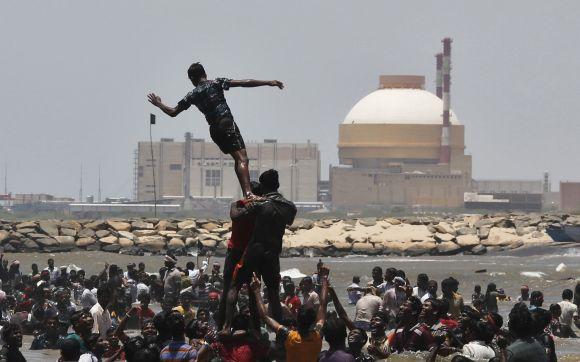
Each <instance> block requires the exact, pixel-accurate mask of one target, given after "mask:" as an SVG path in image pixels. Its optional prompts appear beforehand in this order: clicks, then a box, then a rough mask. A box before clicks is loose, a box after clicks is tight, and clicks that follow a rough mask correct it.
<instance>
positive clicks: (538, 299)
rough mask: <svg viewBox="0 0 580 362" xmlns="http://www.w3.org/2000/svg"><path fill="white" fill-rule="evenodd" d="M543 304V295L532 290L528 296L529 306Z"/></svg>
mask: <svg viewBox="0 0 580 362" xmlns="http://www.w3.org/2000/svg"><path fill="white" fill-rule="evenodd" d="M543 302H544V294H543V293H542V292H540V291H539V290H534V291H533V292H532V294H530V304H531V305H535V306H538V307H539V306H541V305H542V303H543Z"/></svg>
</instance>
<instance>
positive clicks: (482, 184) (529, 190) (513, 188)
mask: <svg viewBox="0 0 580 362" xmlns="http://www.w3.org/2000/svg"><path fill="white" fill-rule="evenodd" d="M473 188H474V191H475V192H478V193H481V194H543V193H544V182H543V181H542V180H473Z"/></svg>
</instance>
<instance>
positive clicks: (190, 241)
mask: <svg viewBox="0 0 580 362" xmlns="http://www.w3.org/2000/svg"><path fill="white" fill-rule="evenodd" d="M198 241H199V239H198V238H187V239H185V246H187V247H190V246H196V245H197V242H198Z"/></svg>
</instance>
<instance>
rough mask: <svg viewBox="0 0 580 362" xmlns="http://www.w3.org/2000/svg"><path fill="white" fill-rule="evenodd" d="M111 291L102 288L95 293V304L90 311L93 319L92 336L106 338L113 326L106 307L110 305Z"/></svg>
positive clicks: (104, 287)
mask: <svg viewBox="0 0 580 362" xmlns="http://www.w3.org/2000/svg"><path fill="white" fill-rule="evenodd" d="M112 296H113V295H112V293H111V290H110V289H109V288H108V287H107V286H102V287H100V288H99V290H98V291H97V301H98V302H97V304H95V305H93V307H92V308H91V310H90V313H91V316H92V317H93V330H92V333H93V334H98V335H99V336H100V337H101V338H106V337H107V331H108V330H109V328H111V326H112V325H113V322H112V321H111V314H110V313H109V311H108V309H107V307H108V306H109V303H111V299H112V298H111V297H112Z"/></svg>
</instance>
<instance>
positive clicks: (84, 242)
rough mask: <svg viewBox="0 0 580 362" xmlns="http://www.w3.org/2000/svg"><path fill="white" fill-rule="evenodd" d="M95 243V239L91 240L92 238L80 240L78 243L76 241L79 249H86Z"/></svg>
mask: <svg viewBox="0 0 580 362" xmlns="http://www.w3.org/2000/svg"><path fill="white" fill-rule="evenodd" d="M94 243H95V239H93V238H90V237H85V238H78V239H77V241H75V244H76V246H78V247H85V246H89V245H92V244H94Z"/></svg>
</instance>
